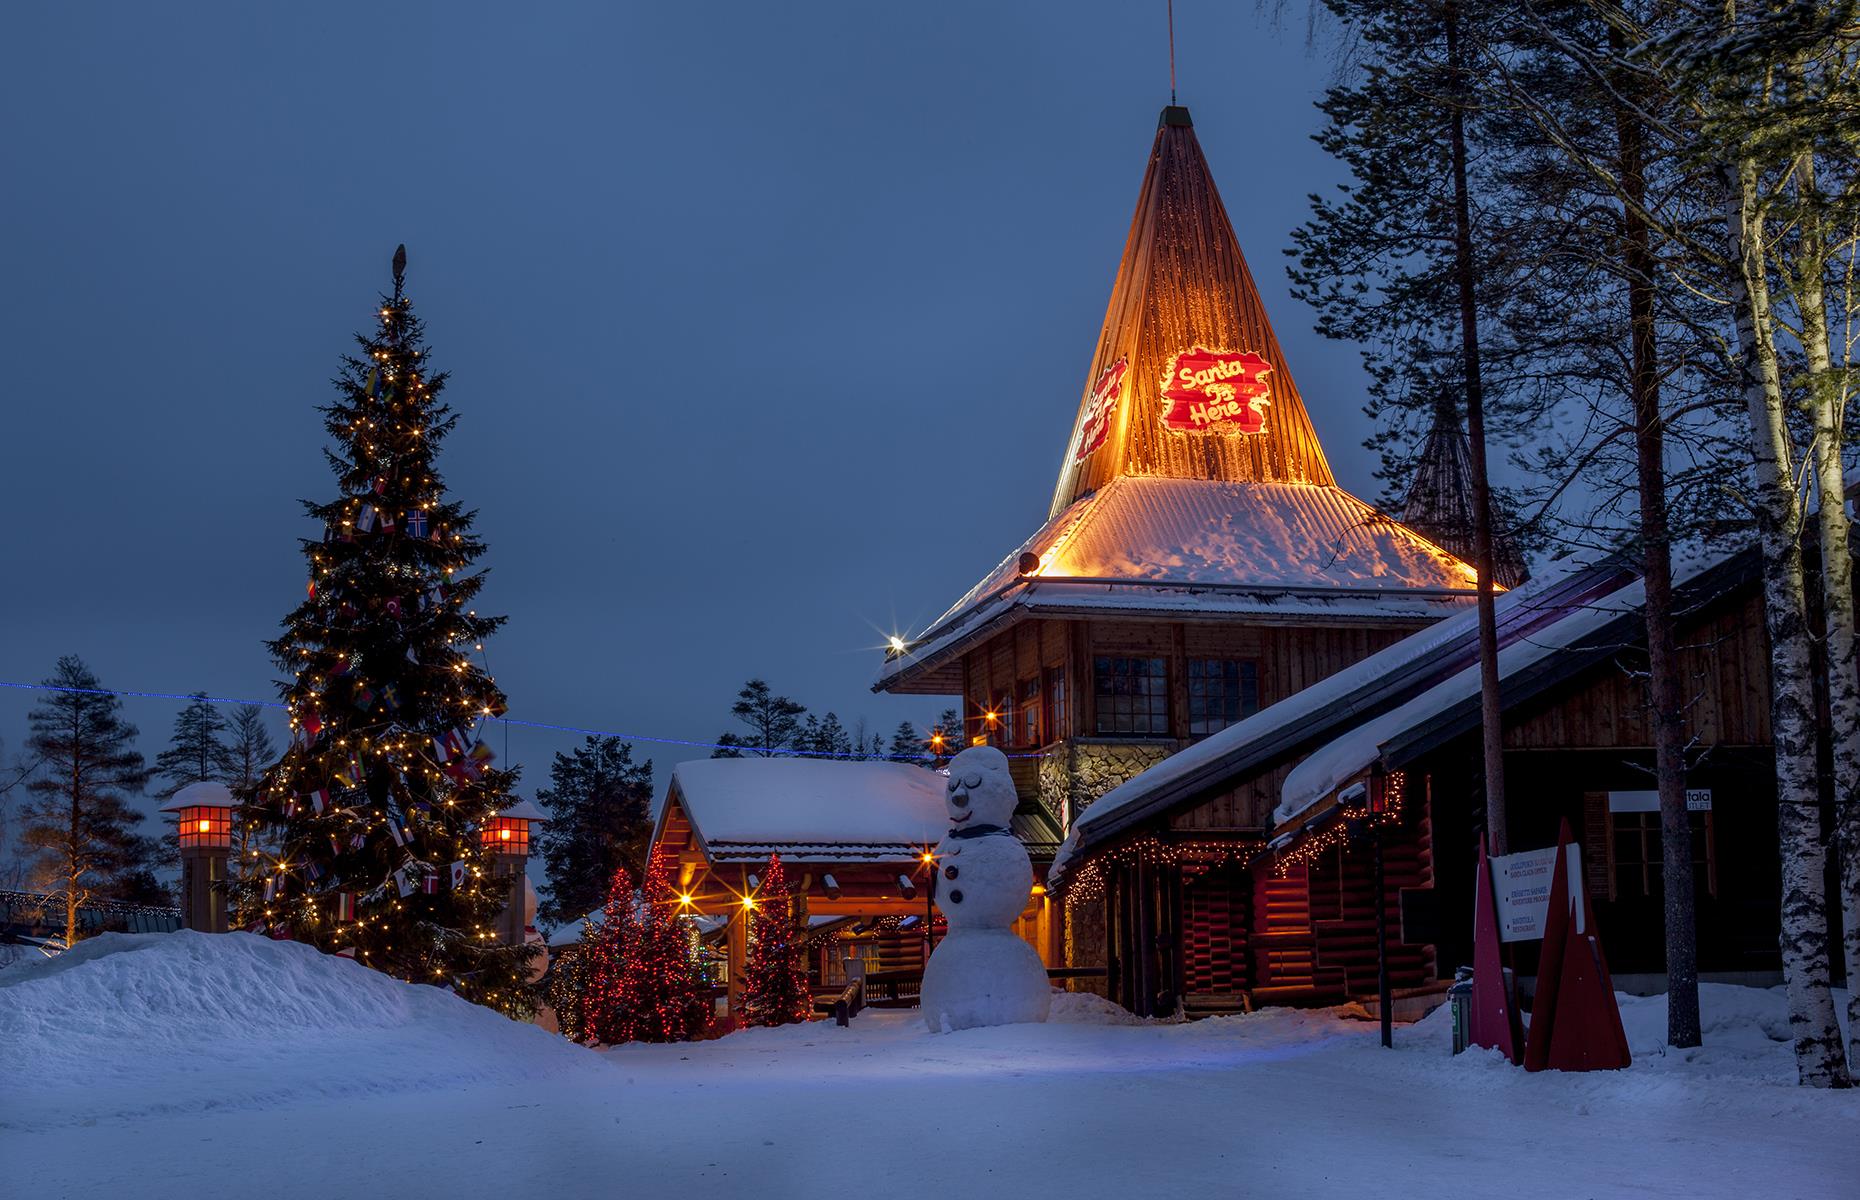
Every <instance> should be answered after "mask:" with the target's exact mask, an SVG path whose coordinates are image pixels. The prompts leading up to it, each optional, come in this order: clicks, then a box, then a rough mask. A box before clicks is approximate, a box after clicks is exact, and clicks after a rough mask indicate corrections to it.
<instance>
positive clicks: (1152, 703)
mask: <svg viewBox="0 0 1860 1200" xmlns="http://www.w3.org/2000/svg"><path fill="white" fill-rule="evenodd" d="M1120 685H1121V686H1120ZM1169 691H1170V689H1169V659H1168V658H1167V657H1166V656H1164V655H1151V654H1142V655H1125V654H1094V655H1093V656H1092V701H1093V704H1092V708H1093V713H1092V729H1093V731H1094V732H1095V733H1096V734H1097V736H1099V737H1113V738H1167V737H1169V736H1170V732H1171V726H1170V718H1171V715H1172V714H1171V712H1170V708H1171V703H1170V694H1169ZM1120 725H1122V726H1123V727H1122V728H1120V727H1119V726H1120Z"/></svg>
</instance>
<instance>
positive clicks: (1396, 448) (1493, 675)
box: [1291, 0, 1528, 853]
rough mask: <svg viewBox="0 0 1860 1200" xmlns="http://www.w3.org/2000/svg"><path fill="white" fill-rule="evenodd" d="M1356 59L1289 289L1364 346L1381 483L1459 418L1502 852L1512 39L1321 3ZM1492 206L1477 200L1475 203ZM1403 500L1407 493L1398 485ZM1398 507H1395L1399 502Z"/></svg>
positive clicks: (1420, 14) (1491, 834) (1490, 804)
mask: <svg viewBox="0 0 1860 1200" xmlns="http://www.w3.org/2000/svg"><path fill="white" fill-rule="evenodd" d="M1326 7H1327V8H1328V9H1329V10H1330V11H1331V13H1332V14H1333V15H1335V16H1336V17H1337V18H1338V19H1339V20H1340V21H1342V22H1343V23H1344V24H1345V25H1346V26H1347V28H1348V30H1349V33H1350V36H1351V37H1352V38H1353V49H1354V50H1355V51H1356V54H1357V55H1358V56H1360V62H1361V70H1360V77H1359V78H1358V79H1357V80H1356V81H1355V82H1353V83H1350V84H1346V85H1340V86H1337V87H1333V88H1331V89H1329V90H1328V91H1327V92H1326V93H1325V97H1324V99H1323V101H1322V102H1320V104H1319V107H1320V108H1321V109H1322V110H1323V111H1324V113H1325V115H1326V116H1327V117H1328V118H1329V123H1328V124H1327V125H1326V126H1325V128H1324V130H1323V131H1322V132H1321V133H1319V134H1318V136H1317V141H1318V144H1319V145H1321V146H1323V147H1324V149H1325V150H1326V151H1328V152H1329V153H1331V154H1332V155H1334V156H1335V157H1337V158H1338V159H1339V160H1340V161H1342V162H1343V163H1344V165H1346V166H1347V167H1349V168H1350V171H1351V176H1352V179H1351V182H1350V183H1349V184H1346V185H1344V186H1343V187H1342V189H1341V195H1340V197H1338V198H1337V199H1334V200H1333V199H1326V198H1324V197H1320V196H1313V197H1312V198H1311V201H1312V220H1311V221H1310V222H1309V223H1308V224H1307V225H1305V226H1304V227H1303V228H1301V229H1299V230H1297V231H1295V232H1294V233H1293V241H1294V243H1295V246H1296V251H1295V253H1296V257H1297V265H1296V266H1295V267H1294V268H1293V269H1292V272H1291V274H1292V279H1293V281H1294V283H1295V284H1296V285H1297V286H1296V290H1295V292H1294V294H1295V295H1297V296H1298V297H1299V298H1300V299H1304V300H1307V301H1309V302H1310V303H1312V304H1313V305H1314V306H1315V307H1316V308H1317V309H1318V313H1319V320H1318V330H1319V332H1320V333H1323V334H1325V335H1326V336H1328V337H1335V338H1342V339H1348V340H1350V341H1352V342H1354V343H1358V344H1364V343H1367V344H1368V345H1369V346H1370V347H1371V349H1369V350H1366V351H1365V352H1364V353H1365V363H1364V365H1365V366H1366V367H1367V369H1368V370H1369V373H1370V377H1371V386H1370V404H1369V406H1368V409H1367V411H1368V413H1369V415H1370V416H1371V417H1372V418H1375V419H1377V420H1378V422H1379V423H1381V424H1382V425H1383V428H1381V429H1380V430H1379V431H1378V433H1377V435H1376V436H1375V437H1373V438H1371V439H1370V443H1369V444H1370V445H1371V446H1372V447H1375V448H1379V449H1382V450H1383V451H1384V466H1383V473H1384V477H1385V478H1387V479H1389V480H1391V481H1396V480H1405V479H1406V478H1407V474H1408V466H1409V464H1410V463H1411V462H1412V458H1413V454H1414V452H1415V451H1416V450H1418V449H1419V448H1420V446H1421V444H1422V436H1421V435H1422V434H1424V433H1425V428H1422V429H1419V430H1416V429H1414V428H1413V426H1414V423H1415V419H1416V418H1417V417H1419V418H1420V419H1422V420H1426V421H1431V419H1432V417H1433V413H1434V411H1435V408H1436V405H1437V403H1438V401H1439V397H1440V396H1441V394H1442V393H1443V392H1447V393H1450V394H1451V395H1453V396H1454V397H1455V398H1456V400H1455V408H1456V409H1457V410H1459V411H1463V412H1464V413H1465V416H1466V435H1467V446H1468V449H1469V451H1470V467H1471V480H1472V514H1473V523H1474V529H1473V533H1474V547H1475V548H1474V555H1473V558H1474V563H1473V565H1474V566H1475V567H1476V568H1477V569H1478V573H1479V578H1478V590H1479V595H1478V600H1477V604H1478V610H1479V617H1478V622H1479V664H1480V678H1481V687H1480V692H1481V709H1482V715H1481V724H1482V726H1483V742H1484V756H1483V762H1484V768H1485V784H1486V787H1485V790H1486V834H1487V837H1488V839H1489V840H1490V843H1491V845H1492V849H1493V852H1494V853H1503V852H1504V850H1505V848H1506V829H1505V801H1504V796H1505V786H1504V778H1505V777H1504V763H1505V759H1504V742H1503V735H1502V728H1501V726H1502V710H1501V706H1500V703H1499V690H1498V631H1497V618H1496V615H1495V597H1494V584H1495V582H1496V580H1495V571H1494V566H1495V561H1496V559H1495V555H1494V552H1493V541H1494V531H1493V528H1492V526H1493V517H1494V513H1495V511H1496V510H1497V509H1498V507H1499V505H1498V504H1497V503H1496V502H1494V500H1493V498H1492V496H1491V487H1490V474H1489V472H1488V471H1487V466H1486V449H1487V445H1488V440H1489V435H1488V432H1487V423H1488V418H1489V419H1490V421H1491V424H1492V438H1491V440H1495V438H1496V435H1497V434H1498V433H1499V431H1500V430H1501V429H1502V428H1503V427H1504V422H1505V415H1506V405H1507V401H1508V400H1512V399H1515V398H1516V395H1517V394H1520V393H1521V394H1523V395H1526V396H1528V390H1527V389H1522V388H1520V389H1516V391H1515V393H1513V394H1510V395H1508V393H1507V390H1506V389H1505V388H1504V387H1503V386H1502V384H1501V380H1502V379H1503V378H1504V377H1505V374H1504V372H1502V371H1499V370H1493V369H1491V368H1493V367H1494V366H1496V365H1498V364H1495V363H1494V362H1493V361H1492V358H1493V355H1492V350H1493V349H1494V347H1493V345H1492V342H1493V332H1494V330H1493V322H1492V308H1493V306H1494V304H1495V303H1497V302H1498V301H1499V300H1500V299H1501V298H1502V296H1503V295H1504V290H1503V287H1502V284H1503V282H1504V281H1505V269H1506V268H1505V264H1503V263H1502V262H1501V261H1500V252H1499V248H1500V247H1502V246H1504V245H1505V244H1506V242H1507V240H1508V234H1507V231H1506V225H1507V219H1508V211H1507V209H1506V207H1505V203H1504V201H1505V197H1504V196H1503V195H1502V194H1499V192H1498V190H1497V189H1490V188H1486V187H1483V186H1482V182H1481V176H1482V173H1483V172H1485V171H1486V170H1487V169H1488V168H1487V166H1486V163H1487V162H1488V161H1489V160H1490V158H1491V155H1489V154H1487V153H1483V152H1482V151H1484V150H1485V149H1486V147H1485V145H1484V143H1485V141H1486V140H1487V139H1486V137H1485V129H1486V127H1487V125H1488V124H1489V123H1490V121H1491V120H1492V119H1493V117H1492V113H1491V111H1490V106H1489V104H1488V103H1487V97H1486V96H1485V94H1484V90H1483V87H1482V85H1483V84H1484V83H1485V81H1486V80H1487V79H1488V78H1489V76H1490V72H1487V71H1483V70H1479V69H1477V66H1476V64H1477V62H1478V61H1479V60H1478V57H1477V56H1478V55H1480V54H1481V53H1482V52H1485V53H1490V52H1493V51H1494V50H1495V49H1496V48H1498V47H1501V46H1503V44H1504V43H1505V41H1506V36H1507V34H1506V30H1505V29H1504V24H1505V23H1506V22H1507V21H1510V20H1513V19H1515V18H1514V17H1513V16H1512V15H1511V14H1510V12H1509V10H1508V9H1506V8H1505V6H1499V5H1471V4H1461V3H1457V2H1456V0H1447V2H1446V3H1437V2H1435V0H1326ZM1482 199H1483V201H1484V202H1483V203H1481V201H1482ZM1398 490H1399V489H1398ZM1391 498H1392V497H1391Z"/></svg>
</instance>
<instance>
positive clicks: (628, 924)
mask: <svg viewBox="0 0 1860 1200" xmlns="http://www.w3.org/2000/svg"><path fill="white" fill-rule="evenodd" d="M638 905H639V893H638V892H636V891H635V890H634V888H633V877H632V876H631V875H630V874H628V873H627V869H626V868H625V867H617V868H615V870H614V873H613V877H612V879H611V880H610V881H609V883H608V885H607V903H606V905H605V907H604V908H603V909H602V910H601V923H600V924H599V925H598V926H597V925H595V924H594V923H593V922H591V921H589V922H584V923H583V924H582V927H581V945H580V946H579V947H577V948H576V950H575V952H574V953H573V954H572V955H566V956H564V960H563V961H562V962H560V963H558V964H557V969H558V970H559V971H562V972H564V973H563V975H562V976H561V977H559V978H558V979H557V981H556V982H555V984H554V985H553V986H552V987H551V989H550V991H551V996H552V997H553V998H554V1004H555V1009H556V1019H557V1020H558V1021H559V1022H560V1024H561V1027H562V1033H563V1036H565V1037H568V1038H570V1039H572V1040H574V1041H577V1042H587V1043H589V1044H591V1045H599V1044H606V1045H612V1044H614V1043H617V1042H624V1041H629V1040H631V1039H630V1038H629V1037H628V1036H627V1035H628V1034H629V1033H631V1031H632V1027H633V1022H632V1015H631V1011H630V1009H629V1008H628V1007H627V1004H628V1000H627V997H625V996H624V995H623V992H622V987H621V980H622V978H624V977H625V974H626V971H627V955H628V953H629V951H630V950H631V949H632V948H633V946H634V944H635V943H636V942H638V940H639V930H638V928H637V925H638V922H637V920H636V918H635V913H636V912H637V911H638Z"/></svg>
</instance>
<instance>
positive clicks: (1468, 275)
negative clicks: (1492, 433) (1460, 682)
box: [1444, 0, 1510, 854]
mask: <svg viewBox="0 0 1860 1200" xmlns="http://www.w3.org/2000/svg"><path fill="white" fill-rule="evenodd" d="M1444 16H1445V21H1446V34H1447V69H1448V71H1449V73H1450V74H1451V75H1452V77H1453V90H1454V95H1455V98H1456V99H1455V103H1454V104H1453V106H1452V109H1451V112H1450V113H1449V137H1450V143H1451V148H1452V154H1451V157H1452V160H1453V249H1454V275H1455V277H1456V278H1457V281H1458V285H1459V300H1460V343H1461V348H1462V352H1463V354H1464V356H1465V363H1466V440H1467V443H1468V448H1469V449H1470V450H1471V459H1472V464H1471V465H1472V507H1473V566H1474V567H1475V568H1477V570H1478V572H1479V598H1478V605H1479V714H1480V723H1481V734H1482V738H1481V741H1482V745H1483V746H1484V750H1485V831H1486V843H1487V846H1488V848H1489V852H1490V853H1492V854H1505V853H1508V852H1509V850H1510V838H1509V837H1508V836H1507V835H1506V829H1505V826H1506V821H1505V724H1504V722H1505V712H1504V708H1503V706H1502V705H1501V704H1500V703H1499V690H1498V605H1497V599H1496V597H1495V595H1494V593H1493V587H1492V568H1493V566H1494V560H1493V554H1492V484H1491V476H1490V475H1489V474H1488V473H1487V471H1486V458H1485V382H1484V379H1483V377H1482V375H1481V374H1480V367H1479V308H1478V300H1477V296H1476V294H1475V290H1474V283H1475V275H1474V270H1473V240H1472V202H1471V199H1470V196H1469V194H1468V191H1467V184H1466V104H1465V97H1466V87H1465V65H1464V63H1463V62H1462V61H1461V53H1462V50H1461V47H1460V36H1459V6H1458V4H1457V3H1455V0H1448V3H1447V5H1446V9H1445V12H1444Z"/></svg>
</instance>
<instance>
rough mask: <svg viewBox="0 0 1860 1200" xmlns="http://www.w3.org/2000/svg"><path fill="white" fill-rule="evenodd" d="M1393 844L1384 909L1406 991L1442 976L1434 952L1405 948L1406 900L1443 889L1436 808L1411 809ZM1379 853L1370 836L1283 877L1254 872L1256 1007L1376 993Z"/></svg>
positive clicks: (1393, 963)
mask: <svg viewBox="0 0 1860 1200" xmlns="http://www.w3.org/2000/svg"><path fill="white" fill-rule="evenodd" d="M1384 837H1385V841H1384V843H1383V856H1384V857H1383V863H1384V867H1383V872H1384V873H1383V892H1382V903H1383V904H1384V905H1385V906H1386V911H1387V913H1388V914H1389V917H1388V919H1389V944H1388V960H1389V977H1390V979H1391V981H1392V982H1393V984H1394V986H1395V987H1396V988H1411V987H1420V986H1422V985H1424V984H1426V983H1429V982H1432V981H1433V979H1434V977H1435V954H1434V948H1433V947H1432V946H1407V945H1403V944H1402V943H1401V942H1400V940H1399V937H1400V928H1399V926H1400V920H1399V913H1400V911H1401V893H1402V891H1403V890H1404V889H1409V888H1425V887H1431V886H1432V885H1433V838H1432V828H1431V818H1430V816H1429V814H1428V812H1427V810H1426V806H1425V805H1423V804H1419V803H1411V804H1410V805H1409V806H1408V808H1407V809H1405V810H1404V811H1403V813H1402V819H1401V823H1400V825H1399V826H1397V827H1395V828H1393V829H1390V830H1388V831H1387V832H1386V833H1385V834H1384ZM1374 854H1375V850H1374V847H1373V845H1372V844H1371V843H1370V842H1369V840H1368V839H1367V838H1364V839H1363V840H1359V841H1357V842H1353V843H1351V844H1350V845H1348V846H1335V847H1332V848H1330V849H1328V850H1326V851H1325V852H1323V853H1322V854H1320V855H1319V856H1318V857H1317V858H1315V859H1313V860H1312V861H1311V862H1309V863H1301V864H1297V865H1294V866H1290V867H1288V868H1287V869H1286V870H1284V871H1283V872H1282V873H1280V872H1277V871H1275V870H1274V868H1273V864H1272V863H1271V861H1270V860H1266V861H1263V862H1261V863H1258V864H1256V865H1255V866H1254V868H1253V928H1252V941H1251V949H1252V956H1251V963H1250V965H1251V968H1252V970H1251V977H1250V978H1249V979H1248V980H1247V986H1248V987H1249V991H1250V994H1251V996H1252V998H1253V1000H1254V1002H1255V1003H1284V1002H1288V1001H1301V1002H1309V1001H1334V1000H1339V999H1342V998H1344V997H1346V996H1364V995H1371V994H1373V993H1374V992H1375V990H1376V916H1375V913H1376V910H1375V903H1376V895H1375V858H1374Z"/></svg>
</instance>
